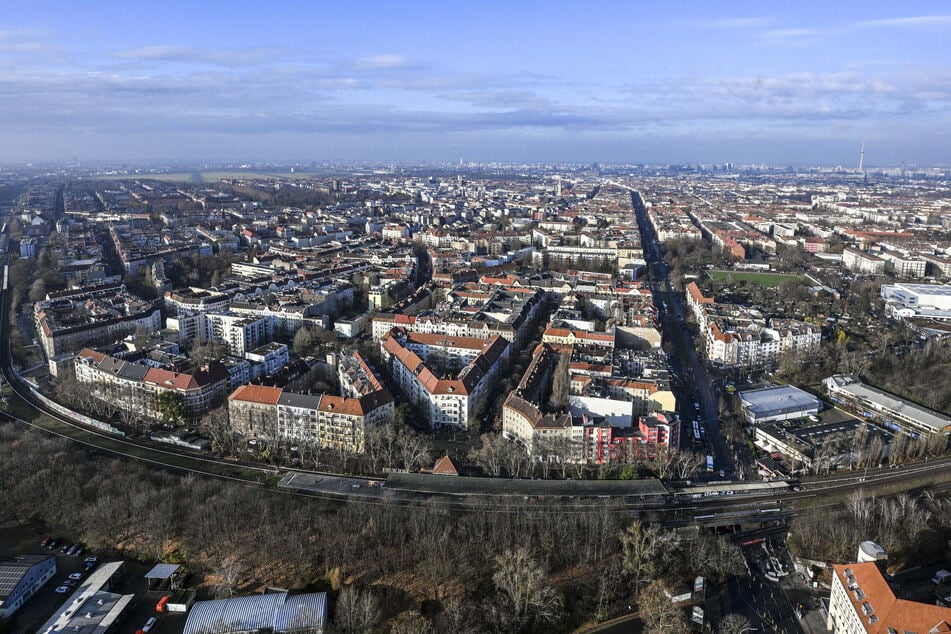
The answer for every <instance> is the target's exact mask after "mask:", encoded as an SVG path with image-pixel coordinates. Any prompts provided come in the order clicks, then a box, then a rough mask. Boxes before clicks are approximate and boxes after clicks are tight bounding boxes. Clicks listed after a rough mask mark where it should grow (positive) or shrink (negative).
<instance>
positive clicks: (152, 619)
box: [142, 616, 158, 632]
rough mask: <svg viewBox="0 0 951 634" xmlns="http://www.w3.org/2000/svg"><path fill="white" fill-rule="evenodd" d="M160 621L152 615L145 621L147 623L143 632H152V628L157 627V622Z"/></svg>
mask: <svg viewBox="0 0 951 634" xmlns="http://www.w3.org/2000/svg"><path fill="white" fill-rule="evenodd" d="M157 622H158V619H157V618H155V617H154V616H150V617H149V620H148V621H146V622H145V625H143V626H142V631H143V632H151V631H152V628H153V627H155V624H156V623H157Z"/></svg>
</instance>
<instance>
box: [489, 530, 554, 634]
mask: <svg viewBox="0 0 951 634" xmlns="http://www.w3.org/2000/svg"><path fill="white" fill-rule="evenodd" d="M492 581H493V582H494V583H495V588H496V590H497V591H498V598H499V601H498V604H499V607H500V608H501V612H500V613H499V614H498V616H499V617H502V618H504V619H505V620H506V622H507V623H508V624H509V625H510V629H511V631H514V632H518V631H522V630H525V629H531V627H532V626H533V625H534V624H542V623H554V622H556V621H557V619H558V617H559V616H560V615H561V611H562V598H561V595H559V594H558V592H557V591H556V590H555V589H554V588H553V587H552V586H551V585H550V584H549V582H548V575H547V573H546V571H545V570H544V568H542V566H541V564H540V563H538V562H537V561H535V559H534V558H533V557H532V553H531V551H530V550H529V549H528V547H526V546H518V547H516V548H514V549H512V550H506V551H505V552H503V553H502V554H501V555H497V556H496V557H495V574H493V575H492Z"/></svg>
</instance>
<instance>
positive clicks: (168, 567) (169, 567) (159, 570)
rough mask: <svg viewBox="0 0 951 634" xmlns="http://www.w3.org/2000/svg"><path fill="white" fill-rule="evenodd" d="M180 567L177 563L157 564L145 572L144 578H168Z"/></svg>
mask: <svg viewBox="0 0 951 634" xmlns="http://www.w3.org/2000/svg"><path fill="white" fill-rule="evenodd" d="M179 568H181V566H179V565H178V564H157V565H156V566H155V567H154V568H152V569H151V570H149V571H148V572H147V573H145V578H146V579H169V578H170V577H171V576H172V575H174V574H175V571H176V570H178V569H179Z"/></svg>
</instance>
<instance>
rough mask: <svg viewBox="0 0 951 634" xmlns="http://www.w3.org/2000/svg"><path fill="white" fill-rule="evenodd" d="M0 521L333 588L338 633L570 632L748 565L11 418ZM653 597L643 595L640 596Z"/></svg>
mask: <svg viewBox="0 0 951 634" xmlns="http://www.w3.org/2000/svg"><path fill="white" fill-rule="evenodd" d="M0 483H2V486H0V522H4V523H18V524H21V525H27V524H35V525H36V526H37V532H38V533H39V532H43V531H47V532H55V533H61V534H64V535H68V536H69V538H70V539H82V540H83V541H85V542H87V543H88V544H89V545H90V546H91V547H92V548H94V549H95V550H96V551H98V552H99V553H102V554H105V555H106V556H113V555H116V554H118V555H121V556H123V557H131V558H139V559H143V560H146V561H155V560H164V561H174V562H185V563H186V564H187V565H188V567H189V568H190V569H191V570H192V571H194V572H196V573H197V575H196V576H197V578H198V579H200V580H204V583H205V586H206V588H207V589H208V590H210V591H212V592H211V593H213V594H216V595H218V596H229V595H231V594H232V593H248V592H252V591H254V590H256V589H259V588H260V587H263V586H264V585H271V586H278V587H289V588H295V589H301V590H326V591H329V592H330V593H331V597H332V598H333V599H334V601H335V609H334V615H335V623H336V627H337V629H338V631H343V632H347V631H351V632H353V631H367V630H366V629H365V628H367V627H368V626H371V625H374V624H376V625H377V626H378V627H384V624H385V627H387V628H392V629H393V630H394V631H407V632H409V631H412V632H436V631H452V632H476V631H479V632H481V631H495V632H532V631H539V632H540V631H545V632H552V631H569V630H571V629H572V628H574V627H576V626H578V625H580V624H582V623H584V622H592V621H595V620H603V619H606V618H609V617H611V616H614V615H616V614H618V613H626V612H627V606H628V605H633V604H634V602H635V601H636V600H637V598H638V596H642V597H647V596H648V595H643V594H642V589H643V588H645V587H646V586H647V581H648V580H650V579H656V578H660V579H664V580H665V581H666V582H668V583H673V582H677V581H684V580H687V579H692V578H693V576H694V575H697V574H703V575H707V576H709V577H711V578H717V577H720V578H722V577H723V576H725V575H728V574H732V573H734V572H738V571H740V570H741V567H742V565H741V563H740V562H741V560H740V559H739V551H738V550H737V549H736V547H735V546H734V545H732V544H730V543H729V542H727V541H725V540H724V539H723V538H720V537H716V536H713V535H701V536H700V538H699V539H696V540H692V541H683V542H682V541H679V540H677V539H675V537H674V536H673V534H670V533H666V532H665V531H662V530H661V529H659V528H658V527H657V526H655V525H653V524H648V523H641V522H637V521H635V522H634V523H631V522H630V520H629V519H626V518H625V514H623V513H622V512H621V511H620V509H619V508H616V507H613V506H612V505H611V503H610V502H607V503H606V504H605V506H604V507H603V508H602V509H600V510H598V511H596V512H572V511H571V510H570V509H565V508H557V509H555V508H551V509H544V508H525V507H522V506H520V505H518V504H517V503H513V504H512V505H511V506H501V507H499V508H498V509H496V510H494V511H491V512H479V513H475V512H471V513H468V512H467V513H463V512H456V511H454V512H452V513H450V512H449V510H448V509H447V508H445V507H443V506H441V505H438V504H435V505H431V506H428V507H425V508H401V507H394V506H382V505H376V504H361V503H342V502H328V501H323V500H317V499H312V498H306V497H300V496H297V495H292V494H288V493H283V492H280V491H275V490H269V489H257V488H250V487H246V486H242V485H239V484H234V483H228V482H223V481H219V480H209V479H204V478H198V477H195V476H192V475H180V474H173V473H169V472H167V471H161V470H154V469H150V468H147V467H145V466H143V465H140V464H138V463H134V462H126V461H120V460H117V459H113V458H106V457H101V456H98V455H95V454H88V453H84V452H83V451H81V450H80V449H78V448H77V447H76V446H74V445H71V444H69V443H68V442H67V441H65V440H62V439H58V438H51V437H48V436H46V435H43V434H40V433H39V432H34V431H23V430H21V429H19V428H17V427H15V426H13V425H12V424H6V425H2V426H0ZM642 600H646V599H642Z"/></svg>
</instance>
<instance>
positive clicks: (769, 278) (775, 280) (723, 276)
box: [707, 271, 806, 286]
mask: <svg viewBox="0 0 951 634" xmlns="http://www.w3.org/2000/svg"><path fill="white" fill-rule="evenodd" d="M707 275H708V276H709V277H710V279H711V280H713V281H714V282H717V283H721V284H722V283H723V282H726V280H727V277H728V276H730V277H732V278H733V281H734V282H748V283H750V284H759V285H760V286H779V285H780V284H781V283H783V282H805V281H806V280H805V278H804V277H803V276H801V275H795V274H791V273H767V272H764V271H707Z"/></svg>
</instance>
